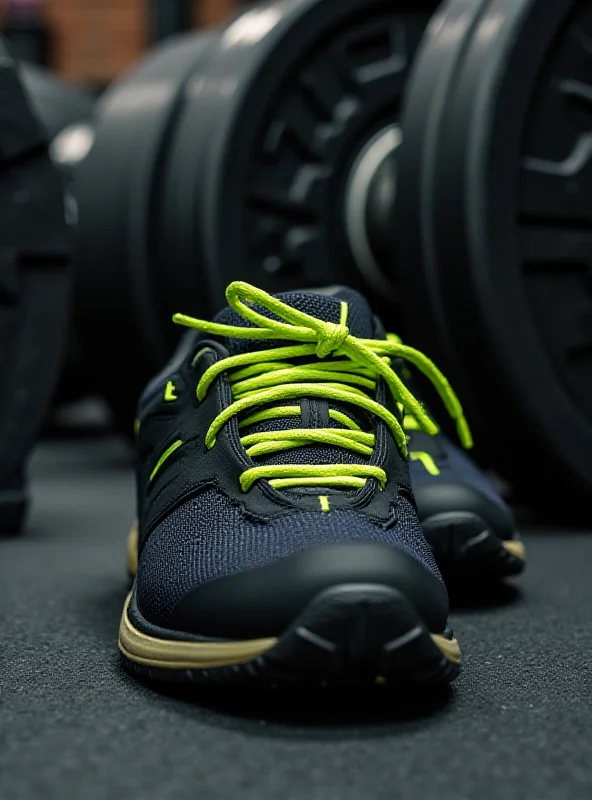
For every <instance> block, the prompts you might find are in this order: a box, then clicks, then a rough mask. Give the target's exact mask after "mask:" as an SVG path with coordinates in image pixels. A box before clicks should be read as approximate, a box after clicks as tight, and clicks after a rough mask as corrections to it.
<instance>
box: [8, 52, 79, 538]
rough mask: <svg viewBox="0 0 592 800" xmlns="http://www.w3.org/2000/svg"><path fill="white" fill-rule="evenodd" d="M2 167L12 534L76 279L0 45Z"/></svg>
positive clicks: (51, 179) (56, 181) (34, 122)
mask: <svg viewBox="0 0 592 800" xmlns="http://www.w3.org/2000/svg"><path fill="white" fill-rule="evenodd" d="M0 170H1V174H2V181H1V182H0V217H1V220H2V222H1V225H0V386H1V387H2V390H1V393H0V532H3V533H13V532H15V531H17V530H18V529H19V528H20V526H21V525H22V521H23V517H24V513H25V509H26V505H27V493H26V464H27V458H28V455H29V453H30V450H31V448H32V446H33V444H34V442H35V440H36V436H37V434H38V431H39V428H40V426H41V424H42V422H43V419H44V417H45V414H46V412H47V408H48V404H49V402H50V399H51V394H52V392H53V389H54V386H55V383H56V380H57V378H58V374H59V367H60V362H61V358H62V354H63V351H64V347H65V342H66V334H67V323H68V319H69V301H70V288H71V279H72V275H71V269H70V255H71V250H70V247H71V242H70V234H69V230H68V228H67V225H66V220H65V210H64V198H63V194H62V183H61V179H60V176H59V175H58V173H57V171H56V170H55V168H54V167H53V165H52V163H51V161H50V158H49V155H48V147H47V138H46V135H45V132H44V131H43V129H42V126H41V123H40V122H39V121H38V119H37V118H36V117H35V116H34V114H33V112H32V110H31V108H30V106H29V105H28V102H27V100H26V97H25V94H24V92H23V89H22V86H21V83H20V81H19V76H18V70H17V66H16V64H15V62H14V61H13V60H12V58H11V55H10V52H9V50H8V48H7V46H6V44H5V42H4V40H3V39H1V38H0Z"/></svg>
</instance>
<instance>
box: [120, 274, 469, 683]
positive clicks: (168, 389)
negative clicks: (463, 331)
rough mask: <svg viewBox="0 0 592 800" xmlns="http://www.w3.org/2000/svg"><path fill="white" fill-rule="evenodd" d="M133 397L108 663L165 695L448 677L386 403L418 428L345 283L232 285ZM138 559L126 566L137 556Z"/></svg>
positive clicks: (444, 601)
mask: <svg viewBox="0 0 592 800" xmlns="http://www.w3.org/2000/svg"><path fill="white" fill-rule="evenodd" d="M227 299H228V302H229V307H228V308H226V309H225V310H224V311H222V312H221V313H220V314H219V315H218V316H217V318H216V320H215V322H213V323H211V322H204V321H199V320H195V319H192V318H190V317H185V316H182V315H177V316H176V317H175V321H176V322H177V323H179V324H181V325H184V326H186V327H188V328H190V329H191V330H190V332H188V334H187V335H186V337H185V338H184V340H183V342H182V343H181V345H180V347H179V350H178V351H177V353H176V355H175V357H174V358H173V360H172V361H171V363H170V364H169V365H168V366H167V368H166V369H165V370H164V371H163V372H162V373H161V374H160V375H159V376H158V377H157V378H156V379H155V380H154V381H152V382H151V384H150V385H149V386H148V387H147V389H146V390H145V392H144V394H143V396H142V398H141V400H140V406H139V418H138V419H139V421H138V437H137V438H138V474H137V483H138V519H139V525H138V528H136V529H134V531H133V532H132V535H131V537H130V546H129V550H128V565H129V567H130V570H131V571H132V572H135V571H136V570H137V578H136V581H135V583H134V586H133V589H132V591H131V593H130V595H129V597H128V599H127V601H126V603H125V607H124V611H123V615H122V619H121V625H120V633H119V648H120V651H121V655H122V661H123V664H124V666H125V667H126V668H127V669H128V670H129V671H130V672H131V673H132V674H135V675H140V676H144V677H149V678H154V679H159V680H169V681H177V682H188V683H190V682H193V681H210V682H225V683H244V682H250V683H264V684H281V683H292V684H294V683H299V682H312V683H315V684H318V683H326V682H329V683H348V684H360V683H374V682H393V683H395V682H404V683H406V682H410V681H411V682H436V683H444V682H449V681H451V680H452V679H453V678H454V677H455V676H456V675H457V673H458V670H459V664H460V649H459V646H458V642H457V640H456V639H455V638H454V636H453V634H452V631H451V629H450V627H449V626H448V622H447V617H448V597H447V593H446V588H445V586H444V583H443V581H442V578H441V575H440V572H439V570H438V567H437V565H436V563H435V561H434V558H433V555H432V552H431V550H430V548H429V545H428V544H427V542H426V540H425V538H424V535H423V532H422V529H421V525H420V523H419V520H418V518H417V514H416V511H415V507H414V498H413V493H412V490H411V482H410V476H409V468H408V460H407V440H406V434H405V432H404V430H403V427H402V421H403V420H402V415H401V413H400V410H399V409H400V405H402V406H404V407H405V408H406V409H407V410H408V412H409V413H411V414H413V415H414V417H415V419H417V420H418V423H419V424H420V425H422V426H423V427H424V428H425V429H426V430H427V431H428V432H431V433H435V432H436V430H437V429H436V426H435V425H434V423H433V422H432V420H431V419H430V418H429V417H428V416H427V415H426V413H425V411H424V410H423V408H422V406H421V405H420V403H418V401H417V400H416V399H415V398H414V397H413V395H412V394H411V393H410V392H409V390H408V389H407V388H406V387H405V385H404V383H403V381H401V379H400V378H399V377H398V375H397V374H396V372H395V371H394V370H393V369H392V368H391V366H390V360H391V359H396V358H404V359H407V360H408V361H410V362H412V363H414V364H415V365H416V366H417V367H419V368H420V369H421V370H422V371H423V372H424V373H425V374H426V375H427V376H428V377H429V378H430V379H431V380H432V382H433V383H434V385H435V386H436V388H437V389H438V390H439V391H440V393H441V395H442V397H443V399H444V400H445V402H446V403H447V406H448V407H449V408H450V409H452V411H453V414H454V415H455V416H456V418H457V423H458V426H459V430H460V431H461V434H462V433H463V432H465V434H466V431H467V428H466V423H465V421H464V418H463V416H462V409H460V406H459V404H458V401H457V400H456V397H455V396H454V394H453V393H452V391H451V390H450V387H449V386H448V384H447V383H446V381H445V379H444V378H443V376H442V375H441V374H440V373H439V372H438V371H437V369H436V368H435V367H434V365H433V364H432V363H431V362H430V361H429V360H428V359H427V358H425V356H423V355H422V354H421V353H419V352H417V351H416V350H413V349H411V348H409V347H405V346H403V345H401V344H398V343H396V342H390V341H387V339H386V337H385V336H384V334H383V333H382V332H381V329H380V327H379V326H378V325H377V323H376V321H375V319H374V317H373V315H372V313H371V311H370V309H369V307H368V305H367V303H366V301H365V300H364V299H363V298H362V297H361V296H360V295H358V294H357V293H356V292H354V291H352V290H346V289H342V290H340V291H339V292H337V293H336V294H334V295H333V296H329V295H323V294H315V293H310V292H301V293H289V294H284V295H279V296H276V297H272V296H270V295H268V294H266V293H265V292H262V291H260V290H258V289H255V288H253V287H251V286H249V285H248V284H244V283H233V284H231V285H230V286H229V288H228V291H227ZM138 550H139V560H138V555H137V553H138Z"/></svg>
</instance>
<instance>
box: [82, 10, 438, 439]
mask: <svg viewBox="0 0 592 800" xmlns="http://www.w3.org/2000/svg"><path fill="white" fill-rule="evenodd" d="M435 7H436V0H433V1H432V2H420V3H418V2H417V0H400V2H397V3H393V2H386V0H364V2H360V0H342V2H340V3H334V2H326V1H325V0H276V2H265V3H262V4H259V5H257V6H255V7H253V8H251V9H249V10H247V11H245V12H243V13H242V14H241V15H239V16H238V17H237V18H236V19H234V20H233V21H232V22H230V23H229V24H228V25H227V26H226V27H224V28H222V29H216V30H214V31H208V32H206V33H197V34H191V35H188V36H185V37H180V38H177V39H175V40H169V41H167V43H165V44H164V45H163V46H161V47H160V48H157V49H156V50H155V51H154V52H153V53H151V54H150V55H149V56H148V57H147V59H146V60H145V61H144V62H143V63H141V64H140V65H139V67H138V68H136V69H135V70H134V71H133V72H132V73H131V74H130V75H129V76H127V77H126V78H125V79H124V80H123V81H122V82H120V83H118V84H116V85H115V87H114V88H112V89H111V90H110V91H109V92H108V93H107V94H106V96H105V97H104V99H102V100H101V102H100V103H99V106H98V109H97V112H98V127H97V131H96V141H95V145H94V147H93V149H92V151H91V153H90V155H89V157H88V159H87V160H86V161H85V163H84V164H83V166H82V168H81V170H80V173H79V176H78V181H77V185H76V187H75V191H76V195H77V198H78V202H79V211H80V227H79V236H78V248H77V249H78V261H79V264H80V270H79V273H80V285H79V290H78V292H77V303H76V307H77V314H78V326H77V327H78V329H79V330H80V332H81V335H82V336H83V337H84V341H85V344H86V345H87V346H88V349H89V352H92V353H93V361H94V363H95V364H96V368H97V370H98V371H99V375H100V379H101V382H102V384H103V387H104V388H103V391H104V393H105V395H106V397H107V399H108V400H109V401H110V403H111V405H112V407H114V408H115V410H116V413H117V416H118V417H119V418H120V419H121V420H124V426H125V427H127V428H129V427H130V426H131V420H132V416H133V410H134V407H135V401H136V397H137V394H138V392H139V391H140V390H141V388H142V386H143V384H144V382H145V381H146V380H147V379H148V378H149V377H150V376H151V375H152V374H153V373H154V372H155V371H156V370H157V369H158V368H159V367H160V365H161V364H162V363H163V362H164V361H165V360H166V358H167V356H168V355H169V353H170V349H171V347H172V346H173V344H174V341H175V336H176V331H175V330H174V328H173V326H172V325H171V324H170V317H171V314H172V313H174V312H175V311H177V310H178V309H180V308H183V309H184V310H186V311H187V312H188V313H193V314H197V315H200V316H202V315H205V316H209V315H210V314H211V312H212V311H213V310H214V308H215V307H216V306H219V305H220V304H221V303H222V302H223V297H224V294H223V293H224V288H225V286H226V284H227V283H228V282H229V281H230V280H232V279H234V278H246V279H249V280H251V281H253V282H254V283H257V284H258V285H260V286H262V287H263V288H265V289H269V290H273V291H280V290H285V289H290V288H296V287H299V286H305V285H306V286H314V285H317V286H318V285H323V284H326V283H331V282H335V281H341V282H349V283H352V284H354V285H358V286H359V287H361V288H365V289H367V286H368V281H369V282H370V283H371V284H372V285H373V286H374V287H376V289H377V292H376V294H375V299H376V300H377V301H380V300H382V301H383V302H384V301H385V299H386V298H387V296H389V295H390V296H392V292H393V288H392V285H391V282H390V281H389V278H388V277H385V276H387V275H388V274H389V271H390V266H391V265H390V260H391V254H390V252H389V251H390V248H389V247H388V240H389V237H390V229H391V227H392V226H391V220H390V218H389V213H388V210H387V213H386V214H383V215H382V216H380V215H374V217H373V218H372V223H373V224H372V225H367V223H366V219H367V217H368V208H369V207H370V206H371V205H372V203H374V204H375V205H376V204H378V205H380V197H381V196H383V195H384V194H385V193H386V195H387V196H388V194H389V192H390V193H391V195H392V187H391V188H389V177H391V178H392V168H390V167H386V168H383V169H381V165H382V164H383V162H385V161H388V160H389V158H390V157H391V156H392V153H393V151H395V150H396V148H397V146H398V144H399V142H400V132H399V131H398V130H397V129H396V128H395V127H394V126H393V122H394V121H395V119H396V118H397V115H398V114H399V111H400V99H401V94H402V92H403V88H404V85H405V81H406V78H407V74H408V70H409V67H410V64H411V61H412V57H413V53H414V51H415V49H416V48H417V46H418V44H419V41H420V38H421V35H422V33H423V30H424V28H425V25H426V24H427V22H428V20H429V18H430V15H431V13H432V12H433V10H434V8H435ZM376 194H378V195H379V200H378V201H375V200H374V199H373V198H374V197H375V195H376ZM380 259H383V261H384V263H381V264H377V261H378V260H380ZM107 309H108V311H107Z"/></svg>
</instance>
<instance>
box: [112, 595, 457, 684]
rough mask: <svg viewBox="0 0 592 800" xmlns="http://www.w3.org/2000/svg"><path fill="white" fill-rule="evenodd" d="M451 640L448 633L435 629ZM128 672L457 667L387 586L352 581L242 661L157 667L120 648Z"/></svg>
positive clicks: (356, 672) (428, 679)
mask: <svg viewBox="0 0 592 800" xmlns="http://www.w3.org/2000/svg"><path fill="white" fill-rule="evenodd" d="M440 636H441V637H442V639H448V640H449V641H452V638H453V637H452V632H451V631H450V630H447V631H446V632H445V633H442V634H440ZM121 661H122V664H123V666H124V668H125V669H126V670H127V672H129V673H130V674H131V675H132V676H134V677H138V678H142V679H149V680H155V681H166V682H172V683H178V684H195V683H200V684H201V683H207V684H227V685H245V684H246V685H251V686H256V685H260V686H267V687H270V686H281V685H288V686H295V685H303V684H308V685H335V686H339V685H371V684H375V683H387V684H392V685H406V684H414V683H426V684H447V683H450V682H451V681H453V680H454V679H455V678H456V677H457V675H458V673H459V670H460V665H459V664H458V663H455V661H453V660H450V658H448V657H447V656H446V655H445V654H444V652H443V651H442V650H441V649H440V648H439V647H438V645H437V644H436V643H435V642H434V640H433V638H432V635H431V634H430V632H429V631H428V629H427V628H426V626H425V625H424V623H423V622H422V621H421V619H420V618H419V616H418V614H417V612H416V611H415V609H414V608H413V607H412V606H411V604H410V603H409V602H408V601H407V599H406V598H405V597H404V596H403V595H402V594H401V593H400V592H398V591H396V590H394V589H391V588H390V587H388V586H380V585H373V584H370V585H366V584H351V585H349V584H348V585H342V586H335V587H333V588H331V589H327V590H325V591H324V592H322V593H321V594H319V595H318V596H317V597H316V598H315V599H314V600H312V601H311V602H310V603H309V605H308V606H307V607H306V608H305V609H304V611H303V612H302V613H301V614H300V616H299V617H298V618H297V619H296V620H295V622H294V623H293V624H292V625H291V626H290V628H288V629H287V630H286V631H285V633H283V634H282V635H281V636H280V637H279V639H278V641H277V643H276V644H275V645H274V646H273V647H272V648H271V649H270V650H268V651H266V652H265V653H263V654H262V655H260V656H258V657H257V658H256V659H253V660H251V661H248V662H246V663H241V664H235V665H232V666H226V667H216V668H212V669H163V668H161V667H151V666H147V665H144V664H140V663H137V662H136V661H133V660H132V659H130V658H128V657H127V656H125V655H124V654H123V653H122V654H121Z"/></svg>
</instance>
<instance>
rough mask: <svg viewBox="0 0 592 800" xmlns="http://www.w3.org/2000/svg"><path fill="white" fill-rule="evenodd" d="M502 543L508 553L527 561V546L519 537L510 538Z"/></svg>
mask: <svg viewBox="0 0 592 800" xmlns="http://www.w3.org/2000/svg"><path fill="white" fill-rule="evenodd" d="M502 545H503V546H504V547H505V548H506V550H507V551H508V553H512V555H513V556H516V558H519V559H520V560H521V561H526V547H524V544H523V543H522V542H521V541H520V540H519V539H508V541H506V542H502Z"/></svg>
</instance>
